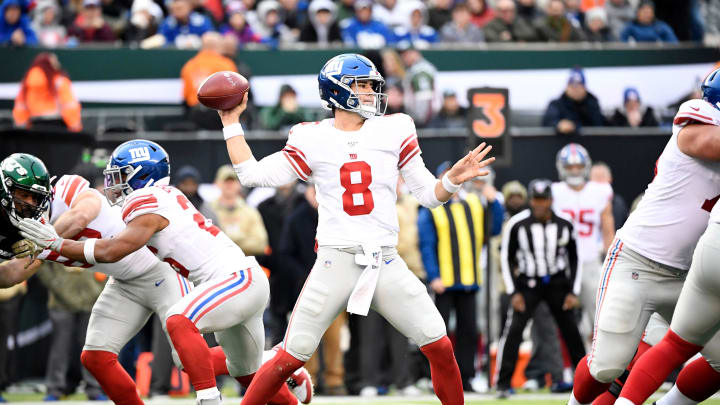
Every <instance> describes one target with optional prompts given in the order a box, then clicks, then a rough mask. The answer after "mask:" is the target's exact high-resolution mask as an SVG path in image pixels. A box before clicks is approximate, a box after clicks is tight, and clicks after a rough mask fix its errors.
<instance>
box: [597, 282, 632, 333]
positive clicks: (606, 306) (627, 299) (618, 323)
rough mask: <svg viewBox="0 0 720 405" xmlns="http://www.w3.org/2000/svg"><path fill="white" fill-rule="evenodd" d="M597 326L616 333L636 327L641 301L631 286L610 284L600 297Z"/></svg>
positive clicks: (629, 330) (626, 331) (625, 331)
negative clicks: (608, 288) (609, 287)
mask: <svg viewBox="0 0 720 405" xmlns="http://www.w3.org/2000/svg"><path fill="white" fill-rule="evenodd" d="M600 304H601V305H602V306H601V307H599V308H597V310H598V311H600V314H599V316H598V321H597V322H598V324H597V328H598V329H600V330H602V331H605V332H609V333H616V334H623V333H630V332H632V331H633V330H634V329H635V328H636V327H637V323H638V320H639V319H640V313H641V312H642V303H641V302H640V299H639V297H638V296H637V292H636V291H635V289H633V288H627V287H625V286H623V285H619V283H615V284H614V285H612V286H611V289H610V290H609V291H605V296H604V297H602V299H601V303H600Z"/></svg>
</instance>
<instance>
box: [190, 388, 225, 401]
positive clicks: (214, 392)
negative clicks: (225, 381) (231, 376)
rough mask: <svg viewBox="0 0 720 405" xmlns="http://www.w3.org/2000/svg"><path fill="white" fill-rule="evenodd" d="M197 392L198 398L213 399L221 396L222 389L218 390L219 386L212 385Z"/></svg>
mask: <svg viewBox="0 0 720 405" xmlns="http://www.w3.org/2000/svg"><path fill="white" fill-rule="evenodd" d="M195 394H197V399H213V398H217V397H218V396H220V391H218V389H217V387H212V388H205V389H204V390H199V391H197V392H195Z"/></svg>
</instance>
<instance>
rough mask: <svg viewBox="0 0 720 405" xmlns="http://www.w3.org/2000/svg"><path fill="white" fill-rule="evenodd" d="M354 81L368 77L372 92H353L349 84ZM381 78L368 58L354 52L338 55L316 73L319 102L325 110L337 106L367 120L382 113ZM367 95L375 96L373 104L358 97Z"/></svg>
mask: <svg viewBox="0 0 720 405" xmlns="http://www.w3.org/2000/svg"><path fill="white" fill-rule="evenodd" d="M356 80H370V81H371V82H372V88H373V92H372V93H355V91H353V89H352V85H353V83H354V82H355V81H356ZM384 84H385V79H383V77H382V76H381V75H380V73H379V72H378V71H377V69H376V68H375V65H374V64H373V63H372V62H371V61H370V59H368V58H366V57H364V56H362V55H358V54H355V53H345V54H342V55H338V56H336V57H334V58H332V59H330V60H329V61H327V63H325V66H323V68H322V70H321V71H320V74H319V75H318V87H319V90H320V99H321V100H322V105H323V107H324V108H325V109H327V110H332V109H333V108H341V109H343V110H346V111H352V112H355V113H358V114H360V115H361V116H362V117H363V118H365V119H368V118H371V117H374V116H376V115H383V114H385V109H386V108H387V94H384V93H383V92H382V86H383V85H384ZM361 94H363V95H364V94H371V95H372V96H374V98H375V102H374V103H373V105H369V104H364V103H362V101H361V100H360V98H359V97H358V96H359V95H361Z"/></svg>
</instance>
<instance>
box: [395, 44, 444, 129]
mask: <svg viewBox="0 0 720 405" xmlns="http://www.w3.org/2000/svg"><path fill="white" fill-rule="evenodd" d="M401 56H402V59H403V62H404V63H405V66H406V67H407V71H406V72H405V78H404V79H403V90H404V91H405V108H406V109H407V111H408V113H409V114H410V116H412V117H413V119H414V120H415V124H416V125H419V126H425V125H427V124H428V123H429V122H430V120H431V119H432V117H433V113H434V110H433V102H434V100H435V76H437V69H435V66H433V65H432V64H431V63H430V62H428V61H427V60H425V58H423V57H422V54H421V53H420V51H418V50H417V49H415V48H412V47H411V48H407V49H405V50H403V51H402V53H401Z"/></svg>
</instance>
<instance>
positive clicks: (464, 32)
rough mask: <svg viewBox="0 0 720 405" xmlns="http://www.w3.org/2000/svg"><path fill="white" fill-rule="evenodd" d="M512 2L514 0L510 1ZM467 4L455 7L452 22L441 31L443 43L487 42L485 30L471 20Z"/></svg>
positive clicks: (459, 4) (458, 4) (461, 3)
mask: <svg viewBox="0 0 720 405" xmlns="http://www.w3.org/2000/svg"><path fill="white" fill-rule="evenodd" d="M508 1H510V2H512V0H508ZM470 18H471V16H470V10H468V7H467V4H465V3H463V2H460V3H457V4H456V5H455V7H453V12H452V21H449V22H448V23H447V24H445V25H444V26H443V27H442V29H441V30H440V39H441V40H442V42H451V43H465V44H477V43H480V42H483V41H485V37H484V35H483V30H481V29H480V28H478V26H477V25H475V24H473V23H472V21H471V20H470Z"/></svg>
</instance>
